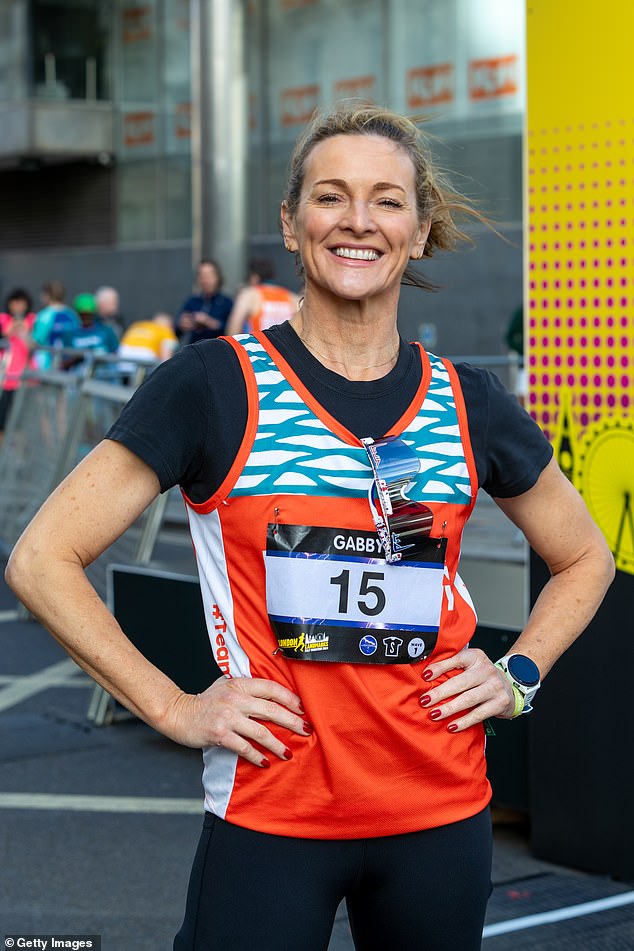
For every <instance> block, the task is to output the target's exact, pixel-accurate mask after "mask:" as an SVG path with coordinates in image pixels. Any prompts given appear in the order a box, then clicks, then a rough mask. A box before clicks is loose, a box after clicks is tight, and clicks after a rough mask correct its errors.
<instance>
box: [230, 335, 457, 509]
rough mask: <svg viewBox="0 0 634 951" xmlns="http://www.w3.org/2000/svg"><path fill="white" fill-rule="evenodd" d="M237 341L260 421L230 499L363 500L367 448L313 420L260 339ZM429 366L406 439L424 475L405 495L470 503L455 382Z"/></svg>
mask: <svg viewBox="0 0 634 951" xmlns="http://www.w3.org/2000/svg"><path fill="white" fill-rule="evenodd" d="M237 339H238V340H239V341H240V343H241V344H242V345H243V346H244V348H245V350H246V351H247V353H248V355H249V359H250V361H251V365H252V367H253V371H254V373H255V379H256V382H257V386H258V395H259V400H260V417H259V422H258V430H257V434H256V437H255V442H254V445H253V448H252V450H251V453H250V455H249V458H248V459H247V462H246V465H245V467H244V469H243V471H242V474H241V476H240V477H239V479H238V481H237V482H236V485H235V487H234V489H233V492H232V494H233V495H272V494H277V493H279V492H284V493H290V494H297V495H319V496H337V497H341V496H344V497H346V496H347V497H350V498H358V497H362V496H366V495H367V493H368V489H369V487H370V485H371V482H372V470H371V467H370V465H369V463H368V459H367V456H366V452H365V449H363V447H361V446H360V447H358V448H357V447H356V446H349V445H348V444H347V443H345V442H343V440H341V439H339V437H338V436H336V435H335V434H334V433H333V432H332V431H331V430H330V429H329V428H328V427H327V426H326V425H325V423H323V422H322V421H321V420H320V419H319V418H318V417H317V416H315V414H314V413H313V411H312V410H311V409H310V408H309V407H308V406H307V405H306V404H305V403H304V401H303V400H302V398H301V396H300V395H299V393H297V392H296V391H295V390H294V389H293V388H292V387H291V385H290V383H289V382H288V381H287V380H286V378H285V377H284V376H283V374H282V373H280V371H279V370H278V368H277V367H276V365H275V363H274V362H273V360H272V358H271V357H270V356H269V354H268V353H267V351H266V350H265V349H264V347H263V346H262V345H261V344H260V343H259V342H258V341H257V340H256V338H255V337H253V336H251V335H250V334H241V335H239V336H238V337H237ZM430 360H431V364H432V377H431V383H430V386H429V390H428V392H427V395H426V397H425V400H424V402H423V405H422V407H421V409H420V411H419V412H418V414H417V416H416V417H415V418H414V419H413V420H412V422H411V423H410V425H409V426H408V427H407V429H406V431H405V432H404V433H403V437H402V438H403V439H404V441H405V442H406V443H407V444H408V445H410V446H412V447H413V448H414V449H415V450H416V452H417V454H418V456H419V457H420V459H421V472H420V474H419V475H418V476H417V478H416V480H415V484H414V485H413V486H412V487H411V490H410V491H409V492H408V495H409V496H410V498H412V499H421V500H425V501H438V502H455V503H457V504H467V505H468V504H469V503H470V501H471V486H470V483H469V472H468V469H467V463H466V460H465V457H464V451H463V447H462V441H461V439H460V430H459V426H458V415H457V412H456V404H455V398H454V393H453V390H452V388H451V381H450V379H449V374H448V373H447V370H446V369H445V367H444V365H443V364H442V362H441V361H440V360H439V359H438V358H437V357H434V356H432V355H430Z"/></svg>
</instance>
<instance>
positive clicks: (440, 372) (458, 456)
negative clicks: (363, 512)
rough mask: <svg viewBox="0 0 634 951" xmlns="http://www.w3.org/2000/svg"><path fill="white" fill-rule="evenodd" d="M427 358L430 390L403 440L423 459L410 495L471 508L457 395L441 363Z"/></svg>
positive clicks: (470, 492)
mask: <svg viewBox="0 0 634 951" xmlns="http://www.w3.org/2000/svg"><path fill="white" fill-rule="evenodd" d="M428 356H429V360H430V363H431V369H432V375H431V382H430V384H429V389H428V391H427V395H426V397H425V400H424V402H423V405H422V406H421V408H420V410H419V412H418V414H417V415H416V416H415V418H414V419H413V420H412V422H411V423H410V425H409V426H408V427H407V429H406V431H405V432H404V433H403V436H402V438H403V441H404V442H406V443H407V444H408V446H411V447H412V448H413V449H415V450H416V452H417V454H418V455H419V457H420V459H421V471H420V473H419V474H418V476H417V477H416V479H415V484H414V485H413V486H412V487H411V489H410V490H409V491H408V493H407V494H408V495H409V497H410V498H412V499H420V500H422V501H425V502H432V501H433V502H455V503H457V504H463V505H469V503H470V502H471V498H472V490H471V483H470V479H469V470H468V468H467V460H466V459H465V455H464V447H463V445H462V439H461V437H460V427H459V424H458V412H457V410H456V399H455V394H454V392H453V389H452V386H451V380H450V378H449V373H448V372H447V370H446V368H445V366H444V364H443V363H442V361H441V360H440V359H439V358H438V357H436V356H434V355H433V354H432V353H430V354H428Z"/></svg>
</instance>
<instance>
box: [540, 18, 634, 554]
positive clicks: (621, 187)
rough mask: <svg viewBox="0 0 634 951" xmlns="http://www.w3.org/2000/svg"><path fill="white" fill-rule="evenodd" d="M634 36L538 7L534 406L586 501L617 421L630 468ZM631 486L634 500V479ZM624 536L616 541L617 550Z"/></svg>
mask: <svg viewBox="0 0 634 951" xmlns="http://www.w3.org/2000/svg"><path fill="white" fill-rule="evenodd" d="M633 35H634V4H633V3H629V2H627V3H626V2H615V0H608V2H606V3H603V4H602V5H601V8H600V10H597V7H596V4H595V3H590V2H589V0H577V2H575V3H564V2H560V0H554V2H553V0H529V2H528V5H527V44H528V48H527V74H528V86H527V94H528V99H527V103H528V106H527V136H526V209H527V215H526V227H527V233H526V246H527V273H526V282H527V288H526V295H525V299H526V303H527V307H526V314H527V317H526V344H527V345H526V359H527V370H528V384H529V395H528V401H529V403H528V405H529V409H530V411H531V413H532V414H533V416H534V417H535V418H536V419H537V421H538V422H539V423H540V425H541V426H542V428H543V429H544V431H545V432H546V434H547V435H548V436H549V438H551V439H553V441H554V442H555V447H556V451H557V452H558V455H559V456H560V462H561V464H562V468H564V470H565V471H567V472H568V473H569V474H570V475H571V478H573V480H574V481H575V483H576V484H577V485H578V487H579V488H580V489H581V491H582V492H583V491H584V488H585V490H586V492H587V491H588V490H587V487H588V486H589V485H590V484H594V483H593V482H592V479H591V477H590V474H589V473H587V472H585V471H584V465H590V463H591V461H592V460H593V459H595V458H599V456H598V455H597V454H595V453H593V452H592V451H591V443H592V441H593V439H595V438H597V439H598V438H599V433H600V432H602V431H603V429H602V426H604V425H605V423H606V420H609V425H610V432H611V433H614V432H615V431H618V430H622V432H623V436H624V443H623V446H624V450H625V451H624V455H623V463H624V464H625V459H626V458H627V459H628V460H629V461H630V462H631V453H630V452H629V449H628V447H629V446H630V444H631V443H630V441H631V424H632V419H633V417H634V241H633V236H634V97H633V96H632V80H631V76H630V75H629V74H630V66H629V64H630V63H631V62H632V59H633V54H632V49H631V45H632V44H631V38H632V36H633ZM602 438H604V437H602ZM610 438H611V442H610V446H611V453H612V455H611V459H613V461H614V464H615V465H616V466H617V467H618V465H619V456H618V452H616V450H615V447H616V444H617V440H616V439H615V438H614V437H613V436H612V435H611V437H610ZM562 447H563V448H562ZM601 458H605V456H603V457H601ZM621 482H623V483H624V485H626V486H627V487H626V488H623V489H622V492H626V493H630V495H628V498H630V497H631V498H632V499H634V471H632V469H631V468H630V469H629V471H628V472H627V473H625V472H624V473H623V479H621V480H618V484H619V485H621ZM619 491H621V490H619ZM595 496H596V492H595ZM587 501H588V502H590V500H589V498H588V499H587ZM628 505H629V502H628ZM628 513H629V510H628ZM595 517H596V513H595ZM597 520H598V521H599V522H600V521H601V520H600V518H597ZM626 521H628V523H629V514H628V516H627V519H626ZM606 528H607V526H606ZM626 535H627V532H625V529H624V530H623V531H622V532H621V534H620V535H619V534H618V532H617V533H616V535H615V534H614V528H613V527H612V536H613V538H612V541H613V543H614V539H615V538H617V539H618V541H619V544H621V541H622V542H623V543H625V537H626ZM624 560H625V561H627V563H628V565H630V564H631V559H630V560H628V559H624ZM621 567H622V568H623V569H624V570H630V571H632V570H633V569H632V568H631V567H626V566H625V564H624V563H623V561H622V563H621Z"/></svg>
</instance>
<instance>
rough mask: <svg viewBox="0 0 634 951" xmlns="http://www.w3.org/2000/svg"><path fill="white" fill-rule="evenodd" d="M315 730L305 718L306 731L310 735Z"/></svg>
mask: <svg viewBox="0 0 634 951" xmlns="http://www.w3.org/2000/svg"><path fill="white" fill-rule="evenodd" d="M312 732H313V728H312V726H311V724H310V723H308V722H307V721H306V720H304V733H307V734H308V735H309V736H310V734H311V733H312Z"/></svg>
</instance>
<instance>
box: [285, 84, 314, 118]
mask: <svg viewBox="0 0 634 951" xmlns="http://www.w3.org/2000/svg"><path fill="white" fill-rule="evenodd" d="M319 90H320V87H319V85H318V83H311V85H309V86H296V87H294V88H293V89H283V90H282V92H281V93H280V100H281V102H280V122H281V123H282V125H285V126H289V125H304V123H306V122H308V121H309V119H310V118H311V116H312V114H313V113H314V111H315V109H316V108H317V106H318V104H319Z"/></svg>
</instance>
